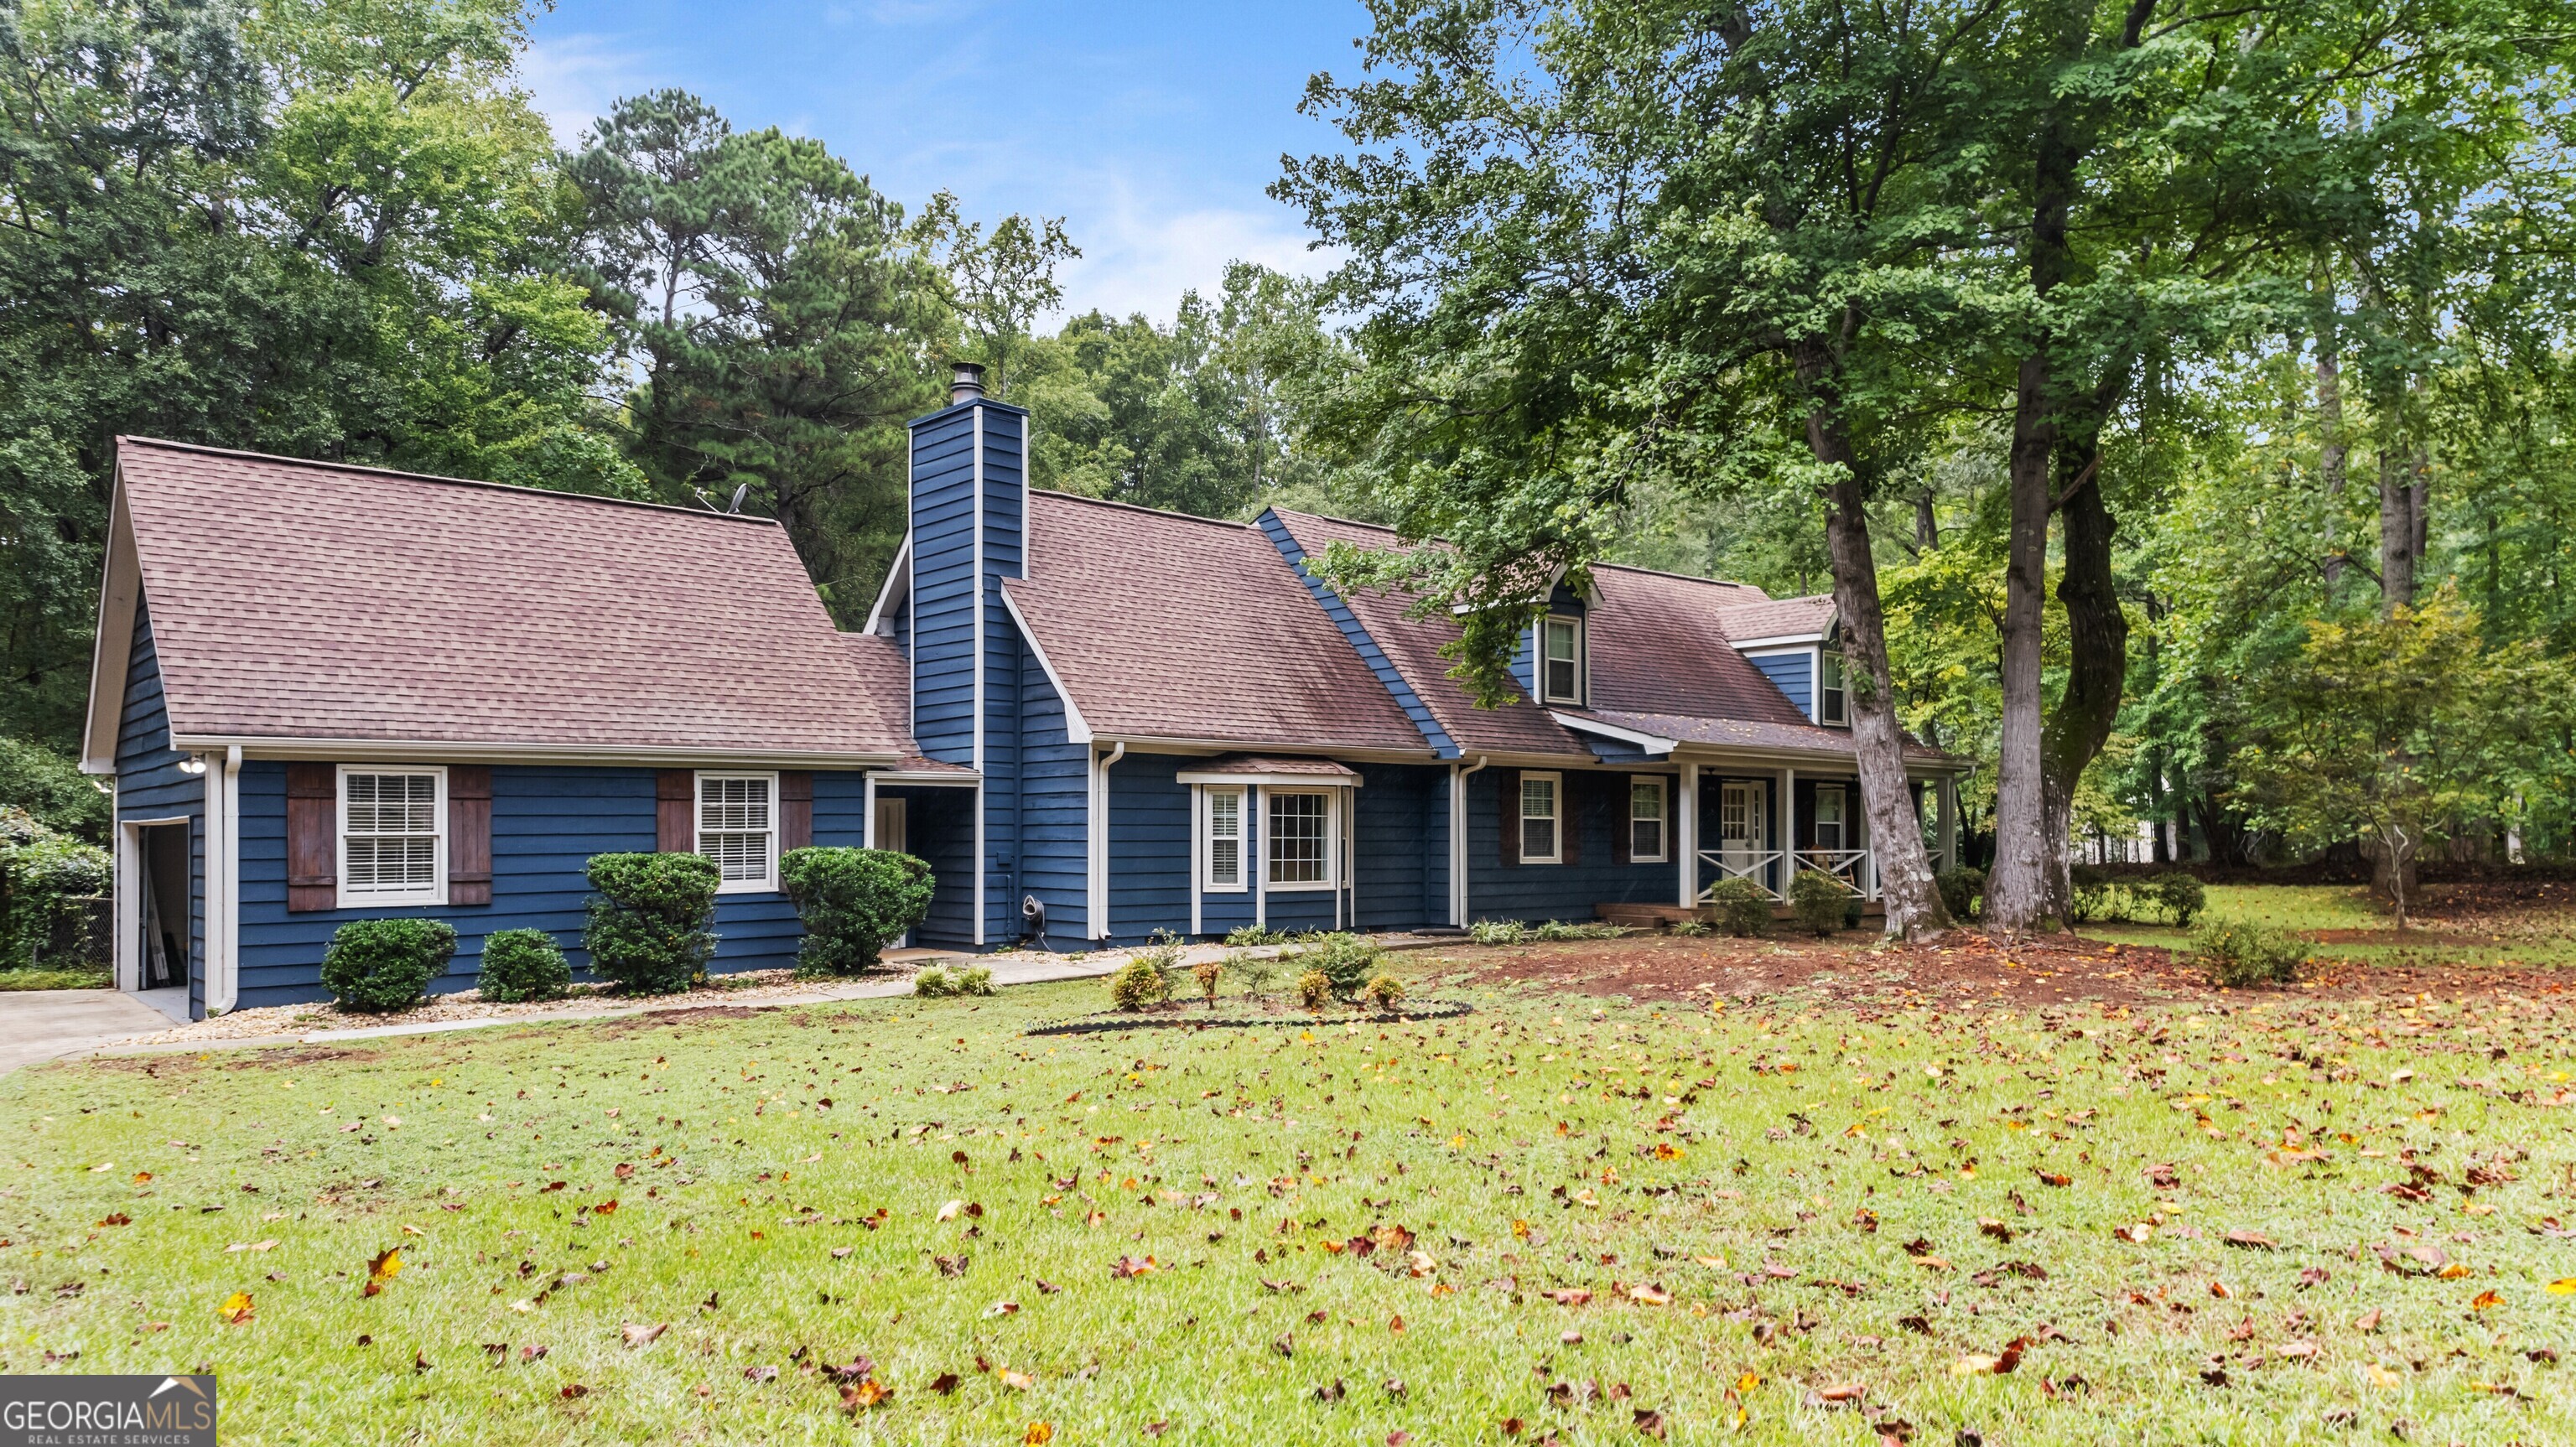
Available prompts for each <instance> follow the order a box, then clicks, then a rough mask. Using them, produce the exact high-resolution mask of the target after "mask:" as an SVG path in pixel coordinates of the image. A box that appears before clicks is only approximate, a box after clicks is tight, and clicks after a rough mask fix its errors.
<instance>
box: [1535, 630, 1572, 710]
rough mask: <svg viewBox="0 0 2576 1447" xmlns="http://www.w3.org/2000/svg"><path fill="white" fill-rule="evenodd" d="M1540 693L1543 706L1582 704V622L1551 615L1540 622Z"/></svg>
mask: <svg viewBox="0 0 2576 1447" xmlns="http://www.w3.org/2000/svg"><path fill="white" fill-rule="evenodd" d="M1539 693H1540V696H1541V698H1540V701H1541V702H1544V703H1571V704H1578V705H1579V704H1581V703H1582V702H1583V620H1582V619H1581V618H1573V617H1567V616H1565V615H1563V614H1558V613H1551V614H1549V615H1548V616H1547V617H1546V618H1544V619H1541V620H1540V622H1539Z"/></svg>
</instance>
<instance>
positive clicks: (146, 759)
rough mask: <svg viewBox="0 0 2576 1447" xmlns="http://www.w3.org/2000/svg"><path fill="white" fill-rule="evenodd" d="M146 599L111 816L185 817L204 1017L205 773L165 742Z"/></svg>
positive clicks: (137, 616) (122, 715)
mask: <svg viewBox="0 0 2576 1447" xmlns="http://www.w3.org/2000/svg"><path fill="white" fill-rule="evenodd" d="M146 601H147V600H141V599H138V600H137V601H136V603H135V606H134V644H133V652H132V653H131V654H130V655H129V656H128V658H127V660H126V665H125V703H124V707H123V709H122V710H121V711H120V712H119V713H118V715H117V720H116V817H117V821H118V823H120V824H122V823H124V822H126V821H128V820H134V819H176V818H184V819H186V820H187V821H188V919H187V937H188V1015H189V1018H191V1019H198V1020H202V1019H204V1018H205V1014H206V978H205V958H206V779H207V777H208V776H207V775H204V774H183V773H181V772H179V765H180V763H181V762H182V761H184V760H185V759H186V758H187V755H185V754H182V753H179V752H177V751H176V750H174V749H172V748H171V747H170V712H169V709H168V707H167V705H166V704H165V703H164V702H163V699H162V693H161V663H160V656H159V654H158V653H156V652H155V651H154V649H153V646H152V618H151V610H150V609H149V607H147V606H146ZM122 927H123V926H122V925H121V924H120V925H119V928H122ZM121 943H122V944H123V946H124V947H125V948H133V947H134V946H135V942H134V941H124V942H121ZM138 969H139V966H138ZM138 978H139V975H138Z"/></svg>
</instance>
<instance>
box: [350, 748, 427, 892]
mask: <svg viewBox="0 0 2576 1447" xmlns="http://www.w3.org/2000/svg"><path fill="white" fill-rule="evenodd" d="M351 774H427V775H429V776H430V777H431V778H432V779H434V780H435V781H436V783H435V784H434V785H433V786H432V794H431V799H430V810H429V817H430V827H431V828H432V829H433V830H434V831H435V832H436V833H437V835H438V845H437V848H436V850H435V851H434V857H433V862H432V863H431V865H430V884H429V887H428V888H426V889H407V890H403V891H401V892H399V893H397V892H394V891H390V890H365V891H353V890H351V889H350V888H349V776H350V775H351ZM332 794H333V798H332V801H331V849H332V882H333V888H334V890H335V891H336V898H335V900H334V902H335V903H336V904H337V905H338V907H339V908H341V909H396V908H401V907H404V906H414V905H443V904H445V903H447V767H446V766H445V765H443V764H342V765H341V766H340V767H339V770H338V772H337V774H336V775H335V778H334V781H333V787H332Z"/></svg>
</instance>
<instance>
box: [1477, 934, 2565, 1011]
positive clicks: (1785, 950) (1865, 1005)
mask: <svg viewBox="0 0 2576 1447" xmlns="http://www.w3.org/2000/svg"><path fill="white" fill-rule="evenodd" d="M1441 960H1442V963H1443V964H1445V965H1447V966H1450V967H1455V968H1459V969H1461V970H1463V973H1464V974H1465V976H1466V978H1467V980H1468V981H1470V982H1472V983H1479V984H1504V983H1512V984H1535V985H1540V986H1543V987H1545V988H1548V989H1553V990H1562V991H1567V992H1570V993H1575V994H1586V995H1597V996H1620V997H1625V998H1628V999H1632V1000H1638V1001H1646V1002H1652V1001H1656V1000H1672V1001H1676V1002H1684V1001H1687V1002H1690V1003H1692V1004H1694V1005H1696V1004H1699V1003H1702V1002H1705V1001H1707V1000H1709V999H1710V998H1711V997H1712V996H1715V997H1718V998H1722V999H1726V1000H1730V1001H1738V1002H1750V1001H1757V1000H1767V999H1771V998H1774V997H1778V998H1780V999H1781V1000H1782V1001H1783V1002H1784V1003H1786V1002H1791V1001H1794V1002H1796V1003H1799V1004H1811V1005H1819V1006H1839V1007H1843V1008H1848V1009H1854V1010H1862V1011H1874V1010H1886V1009H1903V1008H1909V1007H1914V1006H1941V1005H1972V1004H1973V1005H1978V1006H1997V1007H2010V1008H2016V1009H2045V1008H2049V1007H2052V1006H2066V1005H2075V1004H2083V1003H2098V1004H2101V1005H2105V1006H2119V1005H2136V1004H2148V1003H2158V1002H2163V1003H2174V1002H2191V1003H2210V1004H2231V1005H2242V1004H2251V1003H2257V1002H2260V1001H2263V1000H2315V999H2334V998H2355V997H2378V998H2386V997H2393V996H2398V995H2415V994H2423V993H2440V994H2443V995H2446V996H2459V995H2483V994H2495V993H2513V994H2554V993H2560V992H2563V991H2566V990H2568V989H2570V988H2576V970H2568V971H2559V970H2550V969H2523V968H2507V967H2483V966H2481V967H2474V968H2471V967H2444V966H2414V965H2390V964H2361V963H2357V962H2341V961H2333V960H2326V961H2320V962H2319V963H2318V964H2317V965H2316V966H2315V967H2313V973H2312V975H2311V978H2310V979H2309V980H2307V981H2302V982H2301V983H2300V984H2298V985H2295V986H2288V987H2277V986H2276V987H2264V988H2257V989H2249V990H2221V989H2217V988H2215V987H2213V986H2212V985H2210V984H2209V983H2208V981H2207V980H2206V979H2205V978H2203V977H2202V975H2201V974H2200V972H2199V971H2198V970H2197V969H2196V968H2194V967H2192V966H2190V965H2189V964H2187V963H2184V962H2181V961H2179V960H2177V959H2176V957H2175V956H2174V954H2173V953H2172V952H2171V951H2168V950H2165V949H2162V948H2159V947H2156V946H2152V945H2135V944H2127V943H2123V942H2119V941H2109V940H2099V939H2085V938H2082V937H2080V936H2075V935H2048V936H2040V937H2036V938H2033V939H2028V940H2022V941H2016V942H2006V941H2001V940H1997V939H1994V938H1991V937H1989V936H1987V935H1985V934H1982V933H1979V932H1975V931H1967V930H1954V931H1952V932H1950V933H1949V934H1948V935H1946V936H1944V937H1943V938H1942V939H1941V940H1939V941H1938V942H1935V943H1932V944H1925V945H1907V944H1881V943H1879V942H1878V941H1877V939H1876V937H1875V936H1872V935H1867V934H1858V933H1854V934H1844V935H1839V936H1836V937H1833V938H1830V939H1824V940H1816V939H1808V938H1790V937H1774V938H1770V939H1752V940H1743V939H1726V938H1698V939H1677V938H1673V937H1671V936H1640V937H1637V938H1633V939H1626V940H1618V941H1611V942H1590V941H1586V942H1578V943H1570V944H1555V945H1528V946H1520V947H1514V948H1493V949H1484V948H1478V949H1466V950H1460V951H1455V952H1450V951H1443V952H1442V955H1441ZM1434 968H1435V969H1437V968H1439V967H1438V966H1435V967H1434Z"/></svg>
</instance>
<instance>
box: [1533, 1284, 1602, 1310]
mask: <svg viewBox="0 0 2576 1447" xmlns="http://www.w3.org/2000/svg"><path fill="white" fill-rule="evenodd" d="M1539 1295H1541V1296H1544V1297H1546V1298H1547V1299H1548V1300H1550V1301H1553V1302H1555V1303H1556V1304H1557V1305H1559V1306H1582V1305H1584V1304H1585V1303H1587V1302H1589V1301H1591V1300H1592V1293H1591V1292H1588V1291H1585V1290H1583V1289H1581V1288H1579V1287H1572V1286H1568V1287H1563V1288H1560V1289H1558V1290H1555V1291H1542V1292H1540V1293H1539Z"/></svg>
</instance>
